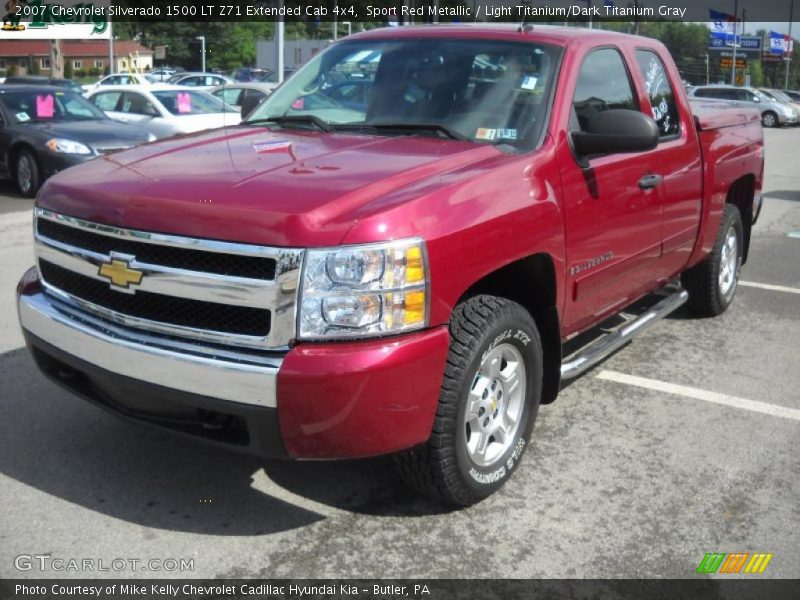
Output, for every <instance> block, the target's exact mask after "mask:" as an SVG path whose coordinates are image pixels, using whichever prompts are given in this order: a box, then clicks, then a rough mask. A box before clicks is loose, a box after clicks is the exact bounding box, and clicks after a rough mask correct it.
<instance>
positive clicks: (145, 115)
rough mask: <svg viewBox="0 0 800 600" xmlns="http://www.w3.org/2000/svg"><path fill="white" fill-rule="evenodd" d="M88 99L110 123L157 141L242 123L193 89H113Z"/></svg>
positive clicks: (222, 105) (236, 114) (236, 115)
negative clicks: (127, 126) (138, 130)
mask: <svg viewBox="0 0 800 600" xmlns="http://www.w3.org/2000/svg"><path fill="white" fill-rule="evenodd" d="M88 98H89V102H91V103H92V104H94V105H95V106H96V107H97V108H99V109H100V110H102V111H103V112H105V113H106V114H107V115H108V116H109V117H111V118H112V119H114V120H116V121H121V122H123V123H130V124H132V125H136V126H138V127H142V128H143V129H145V130H146V131H148V132H149V133H152V134H153V135H154V136H156V138H166V137H171V136H173V135H179V134H181V133H192V132H195V131H202V130H204V129H216V128H217V127H225V126H229V125H238V124H239V123H240V122H241V117H240V115H239V111H237V110H236V109H234V108H231V107H230V106H227V105H226V104H225V103H224V102H222V101H221V100H218V99H217V98H215V97H214V96H212V95H211V94H209V93H207V92H204V91H202V90H198V89H195V88H188V87H176V86H173V85H160V84H153V85H150V86H148V87H137V86H112V87H106V88H103V89H100V90H98V91H95V92H93V93H91V94H89V95H88Z"/></svg>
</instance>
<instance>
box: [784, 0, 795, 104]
mask: <svg viewBox="0 0 800 600" xmlns="http://www.w3.org/2000/svg"><path fill="white" fill-rule="evenodd" d="M793 19H794V0H791V2H790V3H789V42H788V48H787V50H788V52H787V54H786V79H785V80H784V82H783V89H785V90H788V89H789V65H790V64H792V50H793V48H792V46H793V45H794V44H793V43H792V41H793V40H792V20H793Z"/></svg>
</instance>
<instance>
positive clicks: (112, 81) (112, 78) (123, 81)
mask: <svg viewBox="0 0 800 600" xmlns="http://www.w3.org/2000/svg"><path fill="white" fill-rule="evenodd" d="M149 84H150V82H149V81H148V80H147V79H146V78H145V77H144V76H143V75H138V74H136V73H116V74H114V75H106V76H105V77H103V78H102V79H101V80H99V81H97V82H95V83H92V84H89V85H84V86H83V91H84V93H85V95H88V94H90V93H91V92H93V91H95V90H96V89H98V88H101V87H106V86H109V85H149Z"/></svg>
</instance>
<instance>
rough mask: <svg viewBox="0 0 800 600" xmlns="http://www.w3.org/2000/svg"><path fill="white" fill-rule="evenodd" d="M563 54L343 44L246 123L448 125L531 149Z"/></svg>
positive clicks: (526, 47) (462, 45)
mask: <svg viewBox="0 0 800 600" xmlns="http://www.w3.org/2000/svg"><path fill="white" fill-rule="evenodd" d="M560 52H561V51H560V49H558V48H556V47H553V46H548V45H543V44H536V43H530V42H524V43H522V42H505V41H499V40H498V41H493V40H459V39H453V38H444V39H442V38H437V39H425V38H415V39H410V38H407V39H394V40H364V41H358V40H354V41H345V42H340V43H338V44H334V45H333V46H331V47H330V48H328V49H327V50H326V51H325V52H323V53H321V54H319V55H318V56H317V57H315V58H314V59H312V60H311V61H310V62H309V63H308V64H307V65H306V66H304V67H303V68H302V69H300V70H299V71H298V72H297V73H295V74H294V75H293V76H292V78H291V79H289V80H288V81H287V82H286V83H285V84H284V85H282V86H281V87H280V88H278V90H277V91H276V92H275V93H274V94H272V96H270V97H269V98H268V99H267V100H266V101H265V102H264V103H263V104H262V105H261V106H260V107H259V108H258V109H257V110H256V111H255V112H254V113H253V114H252V115H251V116H250V118H248V119H247V121H248V122H255V121H259V120H264V119H274V118H277V119H279V120H282V121H283V123H284V124H285V125H286V126H289V123H290V122H291V123H292V126H301V123H302V122H303V120H307V121H312V120H315V121H316V122H317V123H318V124H320V123H321V124H324V125H328V126H332V127H333V128H335V129H343V130H346V129H348V128H349V129H353V130H356V131H361V132H364V133H370V134H373V133H377V134H380V135H398V134H400V135H408V134H412V133H413V134H416V135H426V134H427V135H430V134H432V133H435V132H437V131H438V132H439V133H441V131H447V132H450V133H451V137H459V138H464V139H467V140H470V141H473V142H479V143H491V144H505V145H509V146H513V147H515V148H518V149H531V148H533V147H534V146H535V145H536V143H537V141H538V138H539V134H540V132H541V130H542V126H543V123H544V120H545V116H546V113H547V108H548V102H549V97H550V89H551V85H552V81H553V78H554V74H555V71H556V64H557V62H558V59H559V56H560ZM428 125H430V126H433V127H430V128H426V126H428ZM403 126H408V127H407V130H404V129H403ZM389 127H391V129H389ZM412 129H413V131H412ZM426 129H429V130H426Z"/></svg>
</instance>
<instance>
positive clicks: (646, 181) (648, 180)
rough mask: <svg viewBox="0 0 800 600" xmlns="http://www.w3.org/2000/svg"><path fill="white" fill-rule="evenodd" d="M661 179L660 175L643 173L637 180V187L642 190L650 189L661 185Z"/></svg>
mask: <svg viewBox="0 0 800 600" xmlns="http://www.w3.org/2000/svg"><path fill="white" fill-rule="evenodd" d="M663 179H664V178H663V177H661V175H645V176H644V177H642V178H641V179H640V180H639V187H640V188H642V189H643V190H652V189H653V188H654V187H658V186H659V185H661V182H662V181H663Z"/></svg>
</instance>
